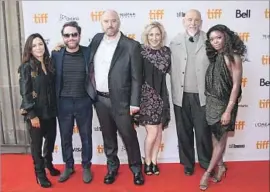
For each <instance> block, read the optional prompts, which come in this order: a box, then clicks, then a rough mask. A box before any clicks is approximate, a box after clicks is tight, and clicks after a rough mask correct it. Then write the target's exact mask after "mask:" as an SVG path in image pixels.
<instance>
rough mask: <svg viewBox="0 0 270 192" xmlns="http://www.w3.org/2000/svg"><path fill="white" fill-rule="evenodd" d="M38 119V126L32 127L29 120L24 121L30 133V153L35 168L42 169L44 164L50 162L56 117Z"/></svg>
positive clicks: (54, 137)
mask: <svg viewBox="0 0 270 192" xmlns="http://www.w3.org/2000/svg"><path fill="white" fill-rule="evenodd" d="M39 121H40V128H34V127H32V125H31V122H30V120H27V121H26V126H27V129H28V130H29V133H30V139H31V144H30V146H31V154H32V158H33V161H34V165H35V169H43V168H44V167H45V164H47V165H50V164H51V163H52V160H53V159H52V153H53V150H54V144H55V139H56V118H50V119H41V118H40V119H39ZM43 138H44V139H45V142H44V145H43V155H42V143H43ZM44 160H45V161H44Z"/></svg>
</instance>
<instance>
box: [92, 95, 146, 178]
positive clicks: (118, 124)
mask: <svg viewBox="0 0 270 192" xmlns="http://www.w3.org/2000/svg"><path fill="white" fill-rule="evenodd" d="M95 107H96V112H97V116H98V119H99V123H100V127H101V131H102V136H103V142H104V152H105V155H106V157H107V168H108V170H109V171H118V169H119V166H120V161H119V158H118V156H117V153H118V143H117V131H119V134H120V136H121V137H122V139H123V143H124V145H125V148H126V151H127V155H128V163H129V167H130V169H131V171H132V172H133V173H137V172H140V171H141V167H142V162H141V153H140V147H139V142H138V138H137V132H136V130H135V129H134V127H133V125H132V117H131V116H130V115H129V114H127V115H120V114H117V113H113V112H112V107H111V101H110V99H109V98H107V97H103V96H98V98H97V102H96V103H95Z"/></svg>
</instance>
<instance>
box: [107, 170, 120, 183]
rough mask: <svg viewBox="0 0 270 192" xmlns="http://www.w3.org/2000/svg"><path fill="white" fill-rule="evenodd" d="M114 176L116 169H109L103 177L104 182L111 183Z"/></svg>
mask: <svg viewBox="0 0 270 192" xmlns="http://www.w3.org/2000/svg"><path fill="white" fill-rule="evenodd" d="M116 176H117V171H109V172H108V173H107V175H106V176H105V177H104V183H105V184H112V183H113V182H114V181H115V177H116Z"/></svg>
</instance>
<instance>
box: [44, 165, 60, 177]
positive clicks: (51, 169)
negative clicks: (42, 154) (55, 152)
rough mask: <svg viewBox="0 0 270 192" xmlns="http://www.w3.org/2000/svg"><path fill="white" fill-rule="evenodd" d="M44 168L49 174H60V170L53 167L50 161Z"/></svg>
mask: <svg viewBox="0 0 270 192" xmlns="http://www.w3.org/2000/svg"><path fill="white" fill-rule="evenodd" d="M46 168H47V169H48V170H49V172H50V174H51V176H58V175H60V171H59V170H58V169H56V168H54V166H53V164H52V163H48V164H46Z"/></svg>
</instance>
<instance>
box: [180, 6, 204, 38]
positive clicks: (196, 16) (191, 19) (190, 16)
mask: <svg viewBox="0 0 270 192" xmlns="http://www.w3.org/2000/svg"><path fill="white" fill-rule="evenodd" d="M183 25H184V27H185V29H186V31H187V33H188V34H189V35H191V36H194V35H196V34H197V33H198V32H199V31H200V29H201V26H202V17H201V13H200V12H199V11H198V10H196V9H191V10H189V11H188V12H186V15H185V17H184V19H183Z"/></svg>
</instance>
